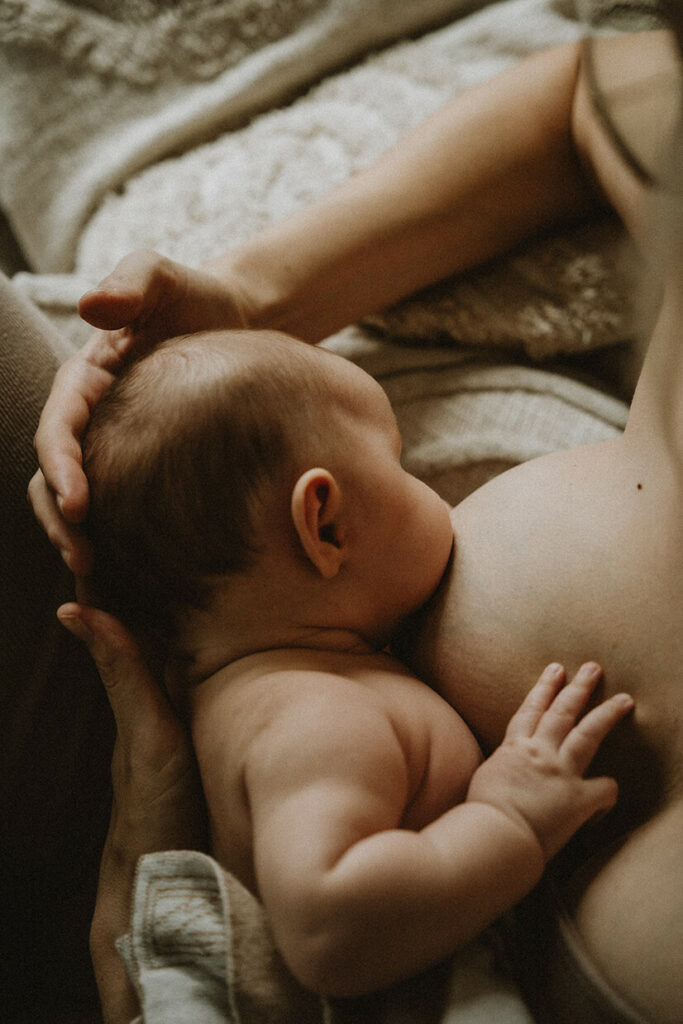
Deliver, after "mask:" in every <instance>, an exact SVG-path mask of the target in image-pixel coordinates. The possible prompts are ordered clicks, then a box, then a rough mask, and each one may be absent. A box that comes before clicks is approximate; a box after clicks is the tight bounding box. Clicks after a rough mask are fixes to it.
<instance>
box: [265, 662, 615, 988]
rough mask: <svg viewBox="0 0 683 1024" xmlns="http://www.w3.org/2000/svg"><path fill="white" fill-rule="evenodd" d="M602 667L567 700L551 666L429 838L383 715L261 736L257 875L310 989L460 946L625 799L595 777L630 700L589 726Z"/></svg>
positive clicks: (394, 971) (280, 939) (389, 976)
mask: <svg viewBox="0 0 683 1024" xmlns="http://www.w3.org/2000/svg"><path fill="white" fill-rule="evenodd" d="M599 674H600V673H599V670H593V669H591V667H584V669H582V670H581V671H580V672H579V673H578V674H577V676H576V677H575V679H574V680H573V681H572V683H571V684H570V685H569V686H567V687H566V688H565V689H564V690H562V692H561V693H560V694H559V696H556V694H557V691H558V689H559V687H560V685H561V683H562V680H563V673H562V670H561V669H553V668H552V667H551V668H550V669H546V671H545V672H544V673H543V675H542V676H541V678H540V680H539V682H538V683H537V685H536V686H535V687H534V689H533V690H532V691H531V693H530V695H529V697H528V698H527V700H526V701H525V703H524V705H523V706H522V708H521V709H520V710H519V711H518V712H517V714H516V715H515V716H514V718H513V719H512V721H511V723H510V726H509V729H508V733H507V735H506V739H505V741H504V743H503V745H502V746H501V748H499V750H498V751H496V753H495V754H494V755H493V756H492V757H491V758H489V760H488V761H486V762H484V764H483V765H482V766H481V767H480V768H479V769H478V770H477V771H476V772H475V774H474V776H473V778H472V781H471V785H470V790H469V793H468V797H467V800H466V801H465V802H464V803H461V804H459V805H458V806H456V807H453V808H452V809H450V810H449V811H447V812H446V813H445V814H443V815H442V816H441V817H439V818H438V819H436V820H435V821H434V822H432V823H431V824H429V825H428V826H427V827H426V828H424V829H422V830H421V831H419V832H414V831H408V830H407V829H402V828H401V827H400V821H401V818H402V815H403V812H404V810H405V804H406V799H407V796H408V775H407V766H406V761H405V756H404V754H403V751H402V748H401V746H400V744H399V742H398V739H397V737H396V734H395V733H394V730H393V728H392V726H391V723H390V721H389V719H388V718H387V717H386V716H385V715H384V714H383V713H381V712H380V711H370V712H369V713H368V714H367V715H361V714H359V713H358V714H357V713H356V711H355V710H354V709H349V711H348V713H344V712H341V714H340V715H337V714H336V713H335V716H334V720H333V723H332V726H331V727H330V728H328V727H327V726H326V725H325V724H324V722H323V721H322V719H321V716H320V715H319V714H316V712H315V709H312V711H311V716H310V721H309V722H305V723H302V722H301V721H300V720H299V719H298V717H297V720H296V721H294V720H293V721H291V722H289V723H285V729H284V730H283V729H281V728H278V727H277V726H276V727H275V728H274V729H271V730H269V733H270V734H268V733H264V734H263V736H262V740H263V742H260V743H257V745H256V747H255V749H254V750H253V752H252V756H251V757H250V759H249V764H248V766H247V773H246V781H247V790H248V795H249V800H250V807H251V813H252V821H253V828H254V859H255V871H256V877H257V881H258V886H259V891H260V895H261V898H262V899H263V902H264V904H265V906H266V909H267V911H268V914H269V917H270V921H271V924H272V927H273V932H274V935H275V940H276V942H277V944H278V946H279V948H280V950H281V952H282V954H283V956H284V958H285V960H286V961H287V962H288V964H289V966H290V968H291V969H292V971H293V972H294V973H295V975H297V977H298V978H299V979H300V980H301V981H302V982H303V983H304V984H305V985H307V986H309V987H311V988H314V989H317V990H320V991H323V992H326V993H330V994H334V995H340V996H350V995H354V994H359V993H362V992H366V991H371V990H373V989H378V988H382V987H384V986H386V985H388V984H390V983H392V982H394V981H396V980H398V979H399V978H401V977H404V976H407V975H409V974H412V973H415V972H417V971H418V970H420V969H422V968H424V967H426V966H427V965H428V964H430V963H432V962H435V961H437V960H438V959H440V958H442V957H445V956H447V955H448V954H450V953H451V952H453V951H455V950H456V949H457V948H458V947H460V946H462V945H464V944H465V943H466V942H468V941H469V940H470V939H472V938H473V937H475V936H476V935H477V934H478V933H479V932H480V931H482V930H483V929H484V928H485V927H486V926H487V925H488V924H490V923H491V922H492V921H493V920H495V919H496V918H497V917H498V916H499V915H500V914H501V913H503V912H504V911H505V910H507V909H508V908H509V907H511V906H513V905H514V904H515V903H516V902H518V901H519V900H520V899H521V898H522V897H523V896H524V895H526V893H527V892H529V891H530V890H531V889H532V888H533V886H534V885H535V884H536V882H537V881H538V880H539V878H540V876H541V874H542V873H543V869H544V867H545V863H546V861H547V859H548V858H549V857H551V856H552V855H553V854H554V853H555V852H556V851H557V850H559V849H560V847H561V846H562V845H563V844H564V843H565V842H567V840H568V839H569V838H570V837H571V835H572V834H573V833H574V832H575V831H576V829H578V828H579V827H580V826H581V825H582V824H583V823H584V822H585V821H586V820H587V819H588V818H590V817H591V816H592V815H593V814H594V813H596V812H597V811H599V810H604V809H606V808H609V807H611V806H612V805H613V804H614V802H615V800H616V795H617V787H616V783H615V782H614V780H611V779H592V780H584V779H583V778H582V775H583V772H584V771H585V770H586V768H587V767H588V764H589V763H590V761H591V759H592V757H593V755H594V753H595V751H596V750H597V748H598V746H599V745H600V743H601V741H602V740H603V739H604V737H605V736H606V735H607V733H608V732H609V731H610V729H611V728H612V727H613V726H614V725H615V724H616V722H617V721H618V720H619V719H620V718H622V717H623V715H624V714H625V713H626V712H627V711H628V710H629V709H630V708H631V707H632V701H631V700H630V698H625V697H623V696H619V697H615V698H612V699H611V700H610V701H607V702H605V703H604V704H601V705H599V707H598V708H596V709H594V710H593V711H591V712H590V713H589V714H588V715H586V716H585V717H584V718H583V719H582V720H581V721H580V722H579V724H578V725H576V719H577V717H578V716H579V714H580V713H581V711H582V710H583V709H584V707H585V705H586V702H587V701H588V699H589V697H590V694H591V693H592V691H593V689H594V688H595V685H596V683H597V680H598V678H599ZM344 719H345V720H344ZM302 726H303V728H304V729H305V730H306V731H305V732H304V734H303V735H304V737H305V738H304V740H303V741H302V739H301V736H302V731H301V730H302ZM290 731H291V734H290V737H289V738H288V737H287V735H286V734H287V732H290ZM295 735H296V737H297V738H296V739H295V738H294V737H295ZM454 756H457V751H454Z"/></svg>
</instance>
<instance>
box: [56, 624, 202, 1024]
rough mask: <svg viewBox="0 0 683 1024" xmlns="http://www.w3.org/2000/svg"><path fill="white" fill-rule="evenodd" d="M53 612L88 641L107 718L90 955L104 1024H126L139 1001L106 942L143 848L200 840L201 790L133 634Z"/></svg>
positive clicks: (113, 934)
mask: <svg viewBox="0 0 683 1024" xmlns="http://www.w3.org/2000/svg"><path fill="white" fill-rule="evenodd" d="M58 615H59V618H60V620H61V622H62V623H63V624H64V625H65V626H66V627H67V629H69V630H70V631H71V632H72V633H73V634H74V635H75V636H77V637H78V638H79V639H80V640H82V641H84V643H86V644H87V646H88V648H89V650H90V653H91V654H92V656H93V658H94V660H95V662H96V664H97V667H98V669H99V672H100V676H101V678H102V682H103V683H104V686H105V689H106V692H107V697H108V698H109V703H110V705H111V708H112V711H113V713H114V719H115V721H116V745H115V748H114V755H113V759H112V785H113V796H114V799H113V804H112V812H111V820H110V824H109V832H108V834H107V840H106V843H105V847H104V851H103V854H102V860H101V864H100V876H99V885H98V892H97V903H96V907H95V913H94V917H93V922H92V926H91V931H90V953H91V956H92V961H93V967H94V970H95V977H96V980H97V987H98V990H99V994H100V1000H101V1003H102V1013H103V1020H104V1024H129V1021H131V1020H132V1019H133V1018H134V1017H135V1016H136V1015H137V1014H138V1013H139V1005H138V1000H137V996H136V993H135V990H134V988H133V986H132V984H131V982H130V980H129V978H128V975H127V973H126V971H125V968H124V966H123V962H122V960H121V959H120V957H119V955H118V953H117V951H116V948H115V945H114V943H115V940H116V939H117V938H118V937H119V936H121V935H123V934H125V933H126V932H127V931H128V929H129V927H130V904H131V898H132V891H133V879H134V874H135V867H136V864H137V861H138V858H139V857H141V856H142V855H143V854H145V853H154V852H156V851H158V850H173V849H204V848H205V847H206V823H205V815H204V803H203V797H202V795H201V789H200V786H199V780H198V776H197V771H196V766H195V760H194V756H193V754H192V751H191V747H190V743H189V741H188V738H187V735H186V733H185V730H184V729H183V727H182V725H181V723H180V721H179V719H178V718H177V717H176V715H175V713H174V712H173V710H172V708H171V707H170V705H169V703H168V701H167V700H166V698H165V696H164V694H163V692H162V690H161V687H160V686H159V685H158V683H157V682H156V681H155V679H154V678H153V676H152V675H151V673H150V672H149V670H148V669H147V667H146V665H145V663H144V661H143V659H142V656H141V654H140V651H139V648H138V646H137V644H136V643H135V642H134V640H133V639H132V637H131V636H130V635H129V634H128V633H127V632H126V631H125V630H124V629H123V627H122V626H121V625H120V624H119V623H118V622H117V621H116V620H115V619H113V618H111V616H109V615H106V614H105V613H104V612H100V611H96V610H95V609H93V608H88V607H85V606H83V605H77V604H67V605H63V606H62V607H61V608H60V609H59V612H58Z"/></svg>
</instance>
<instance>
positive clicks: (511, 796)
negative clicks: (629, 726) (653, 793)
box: [467, 662, 634, 859]
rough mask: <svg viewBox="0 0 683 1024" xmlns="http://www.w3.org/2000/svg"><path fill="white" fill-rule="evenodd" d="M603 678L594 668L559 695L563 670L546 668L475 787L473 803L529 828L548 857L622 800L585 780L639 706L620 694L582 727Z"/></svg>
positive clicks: (605, 785)
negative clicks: (606, 744)
mask: <svg viewBox="0 0 683 1024" xmlns="http://www.w3.org/2000/svg"><path fill="white" fill-rule="evenodd" d="M601 674H602V670H601V668H600V666H599V665H596V664H595V663H594V662H589V663H587V664H585V665H583V666H582V667H581V668H580V669H579V671H578V672H577V673H576V675H575V676H574V678H573V679H572V681H571V682H570V683H569V684H568V685H567V686H565V687H564V688H562V689H560V687H561V686H562V683H563V681H564V678H565V674H564V669H563V668H562V667H561V666H560V665H549V666H548V667H547V668H546V669H545V670H544V672H543V673H542V675H541V677H540V678H539V680H538V682H537V683H536V685H535V686H534V687H533V688H532V689H531V690H530V691H529V694H528V696H527V697H526V700H525V701H524V703H523V704H522V706H521V707H520V709H519V710H518V711H517V713H516V714H515V715H513V717H512V719H511V720H510V724H509V725H508V728H507V732H506V734H505V739H504V740H503V743H502V744H501V746H500V747H498V749H497V750H496V751H495V752H494V753H493V754H492V755H491V757H489V758H488V759H487V760H486V761H484V763H483V764H482V765H481V766H480V767H479V768H478V769H477V771H476V772H475V773H474V775H473V776H472V781H471V782H470V787H469V791H468V794H467V799H468V801H469V800H474V801H477V802H478V803H485V804H489V805H491V806H494V807H496V808H498V810H500V811H502V812H503V813H504V814H506V815H507V816H508V817H509V818H512V819H513V820H514V821H516V822H518V823H519V824H521V825H523V826H525V827H527V828H529V829H531V831H532V832H533V833H534V835H535V836H536V838H537V840H538V842H539V843H540V845H541V848H542V850H543V852H544V854H545V856H546V859H550V858H551V857H553V856H554V855H555V854H556V853H557V852H558V851H559V850H560V849H561V848H562V847H563V846H564V845H565V843H567V842H568V841H569V839H571V837H572V835H573V834H574V833H575V832H576V831H577V829H579V828H580V827H581V825H583V824H584V823H585V822H586V821H588V819H589V818H591V817H592V816H593V815H594V814H596V813H598V812H599V811H606V810H609V809H610V808H611V807H613V806H614V804H615V803H616V800H617V792H618V787H617V783H616V781H615V780H614V779H611V778H594V779H584V778H583V774H584V772H585V771H586V770H587V769H588V766H589V765H590V763H591V761H592V759H593V757H594V755H595V753H596V752H597V750H598V747H599V746H600V744H601V743H602V741H603V740H604V738H605V737H606V736H607V734H608V733H609V732H610V730H611V729H612V728H613V727H614V726H615V725H616V724H617V722H619V721H620V720H621V719H622V718H623V717H624V716H625V715H626V714H627V713H628V712H629V711H630V710H631V709H632V708H633V705H634V702H633V699H632V698H631V697H630V696H628V694H625V693H620V694H617V695H616V696H614V697H611V698H610V699H609V700H606V701H604V702H603V703H602V704H599V705H598V706H597V707H596V708H593V710H592V711H589V712H588V714H586V715H584V717H583V718H581V719H580V720H579V721H578V722H577V719H579V716H580V715H581V713H582V712H583V711H584V709H585V707H586V705H587V703H588V700H589V698H590V695H591V694H592V692H593V690H594V689H595V687H596V685H597V683H598V680H599V679H600V676H601ZM558 691H559V692H558Z"/></svg>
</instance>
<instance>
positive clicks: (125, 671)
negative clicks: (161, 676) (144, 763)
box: [57, 602, 165, 726]
mask: <svg viewBox="0 0 683 1024" xmlns="http://www.w3.org/2000/svg"><path fill="white" fill-rule="evenodd" d="M57 618H58V619H59V621H60V622H61V623H62V625H63V626H65V627H66V629H68V630H69V632H70V633H72V634H73V635H74V636H75V637H77V638H78V639H79V640H82V641H83V643H84V644H85V645H86V646H87V648H88V650H89V651H90V654H91V655H92V658H93V661H94V662H95V664H96V665H97V669H98V671H99V674H100V677H101V679H102V682H103V684H104V687H105V690H106V692H107V697H108V699H109V703H110V705H111V708H112V711H113V712H114V717H115V718H116V722H117V725H119V726H121V725H122V724H125V723H124V719H125V718H126V717H127V716H132V720H133V721H135V720H138V721H140V720H144V718H145V715H146V713H147V714H149V713H157V714H158V713H159V711H160V710H161V708H162V707H163V706H164V705H165V700H164V697H163V694H162V691H161V689H160V687H159V686H158V684H157V682H156V680H155V679H154V677H153V676H152V674H151V672H150V671H149V669H148V667H147V665H146V663H145V661H144V658H143V656H142V653H141V651H140V648H139V646H138V644H137V643H136V641H135V640H134V638H133V637H132V636H131V634H130V633H129V632H128V630H127V629H126V628H125V626H123V625H122V624H121V623H120V622H119V621H118V619H115V618H114V617H113V616H112V615H109V614H108V613H107V612H103V611H100V610H99V609H97V608H91V607H89V606H88V605H82V604H76V603H75V602H70V603H68V604H63V605H62V606H61V607H60V608H58V610H57Z"/></svg>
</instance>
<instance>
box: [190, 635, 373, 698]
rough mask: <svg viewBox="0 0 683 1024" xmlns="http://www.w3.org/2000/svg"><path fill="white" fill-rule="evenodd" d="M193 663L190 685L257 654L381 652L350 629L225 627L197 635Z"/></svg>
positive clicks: (191, 645)
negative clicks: (252, 628)
mask: <svg viewBox="0 0 683 1024" xmlns="http://www.w3.org/2000/svg"><path fill="white" fill-rule="evenodd" d="M188 646H189V647H190V649H191V652H192V653H191V661H190V662H189V665H188V668H187V670H186V676H187V681H188V683H189V684H190V685H197V684H198V683H200V682H203V681H204V680H206V679H208V678H209V677H211V676H213V675H215V674H216V673H217V672H220V671H221V670H223V669H225V668H227V667H228V666H232V665H235V664H236V663H238V662H241V661H243V660H244V659H246V658H250V657H252V656H254V655H263V654H267V653H268V652H270V651H273V652H275V651H296V650H300V651H304V650H306V651H320V652H328V653H331V654H373V653H376V652H377V651H379V650H381V649H382V646H383V645H382V644H379V645H378V644H374V643H372V642H371V641H370V640H369V639H367V638H365V637H362V636H361V635H360V634H358V633H355V632H354V631H352V630H348V629H339V628H336V627H320V626H311V627H296V628H284V629H281V630H274V629H268V630H266V629H264V628H263V627H260V628H256V629H254V630H243V629H240V630H235V631H233V630H232V629H229V628H227V626H226V627H223V628H220V627H219V628H216V629H214V630H212V631H207V632H206V633H205V634H204V636H203V637H201V638H200V637H198V636H195V642H194V643H192V644H190V645H188Z"/></svg>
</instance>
